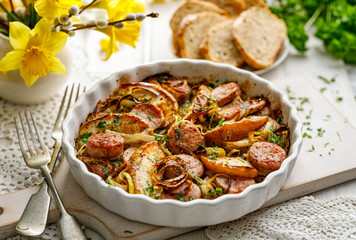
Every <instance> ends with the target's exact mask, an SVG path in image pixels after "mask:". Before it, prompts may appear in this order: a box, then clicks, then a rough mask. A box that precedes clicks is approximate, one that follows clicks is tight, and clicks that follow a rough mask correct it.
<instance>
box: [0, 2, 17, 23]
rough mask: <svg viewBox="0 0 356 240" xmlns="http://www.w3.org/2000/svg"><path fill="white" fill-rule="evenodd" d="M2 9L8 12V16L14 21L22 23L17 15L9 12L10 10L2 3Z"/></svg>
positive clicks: (0, 5) (0, 4)
mask: <svg viewBox="0 0 356 240" xmlns="http://www.w3.org/2000/svg"><path fill="white" fill-rule="evenodd" d="M0 7H1V8H2V10H4V11H5V12H6V14H7V15H8V16H9V17H10V18H11V19H12V20H14V21H19V22H22V20H21V19H20V18H19V17H17V16H16V15H15V14H13V13H12V12H9V10H7V9H6V8H5V7H4V5H2V3H1V2H0Z"/></svg>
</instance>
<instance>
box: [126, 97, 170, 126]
mask: <svg viewBox="0 0 356 240" xmlns="http://www.w3.org/2000/svg"><path fill="white" fill-rule="evenodd" d="M131 113H132V114H135V115H136V116H138V117H141V118H143V119H145V120H146V121H147V122H148V123H150V124H151V126H152V128H153V130H155V129H157V128H159V127H160V126H162V124H163V123H164V115H163V112H162V110H161V109H159V108H158V107H156V106H154V105H152V104H150V103H141V104H138V105H137V106H136V107H134V108H133V109H132V110H131Z"/></svg>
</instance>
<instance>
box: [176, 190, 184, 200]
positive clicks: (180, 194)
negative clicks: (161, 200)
mask: <svg viewBox="0 0 356 240" xmlns="http://www.w3.org/2000/svg"><path fill="white" fill-rule="evenodd" d="M177 195H178V197H177V199H178V200H179V201H185V199H184V197H183V196H182V193H181V192H179V193H178V194H177Z"/></svg>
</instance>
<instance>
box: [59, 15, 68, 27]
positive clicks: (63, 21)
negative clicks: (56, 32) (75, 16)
mask: <svg viewBox="0 0 356 240" xmlns="http://www.w3.org/2000/svg"><path fill="white" fill-rule="evenodd" d="M58 21H59V23H60V24H62V25H65V24H67V23H68V21H69V17H68V15H66V14H62V15H61V16H60V17H59V19H58Z"/></svg>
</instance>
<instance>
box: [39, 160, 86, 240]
mask: <svg viewBox="0 0 356 240" xmlns="http://www.w3.org/2000/svg"><path fill="white" fill-rule="evenodd" d="M41 170H42V174H43V176H44V177H45V179H46V181H47V183H48V186H49V188H50V189H51V191H52V194H53V196H54V199H55V200H56V203H57V206H58V209H59V212H60V213H61V219H60V221H59V226H60V229H61V233H62V237H63V239H64V240H73V239H76V240H77V239H78V240H80V239H83V240H84V239H87V238H86V237H85V234H84V232H83V230H82V229H81V227H80V225H79V223H78V222H77V221H76V219H75V218H74V217H72V216H71V215H69V214H68V213H67V211H66V210H65V208H64V205H63V203H62V200H61V198H60V197H59V194H58V191H57V189H56V186H55V185H54V182H53V179H52V176H51V174H50V171H49V169H48V166H47V164H45V165H42V166H41Z"/></svg>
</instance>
